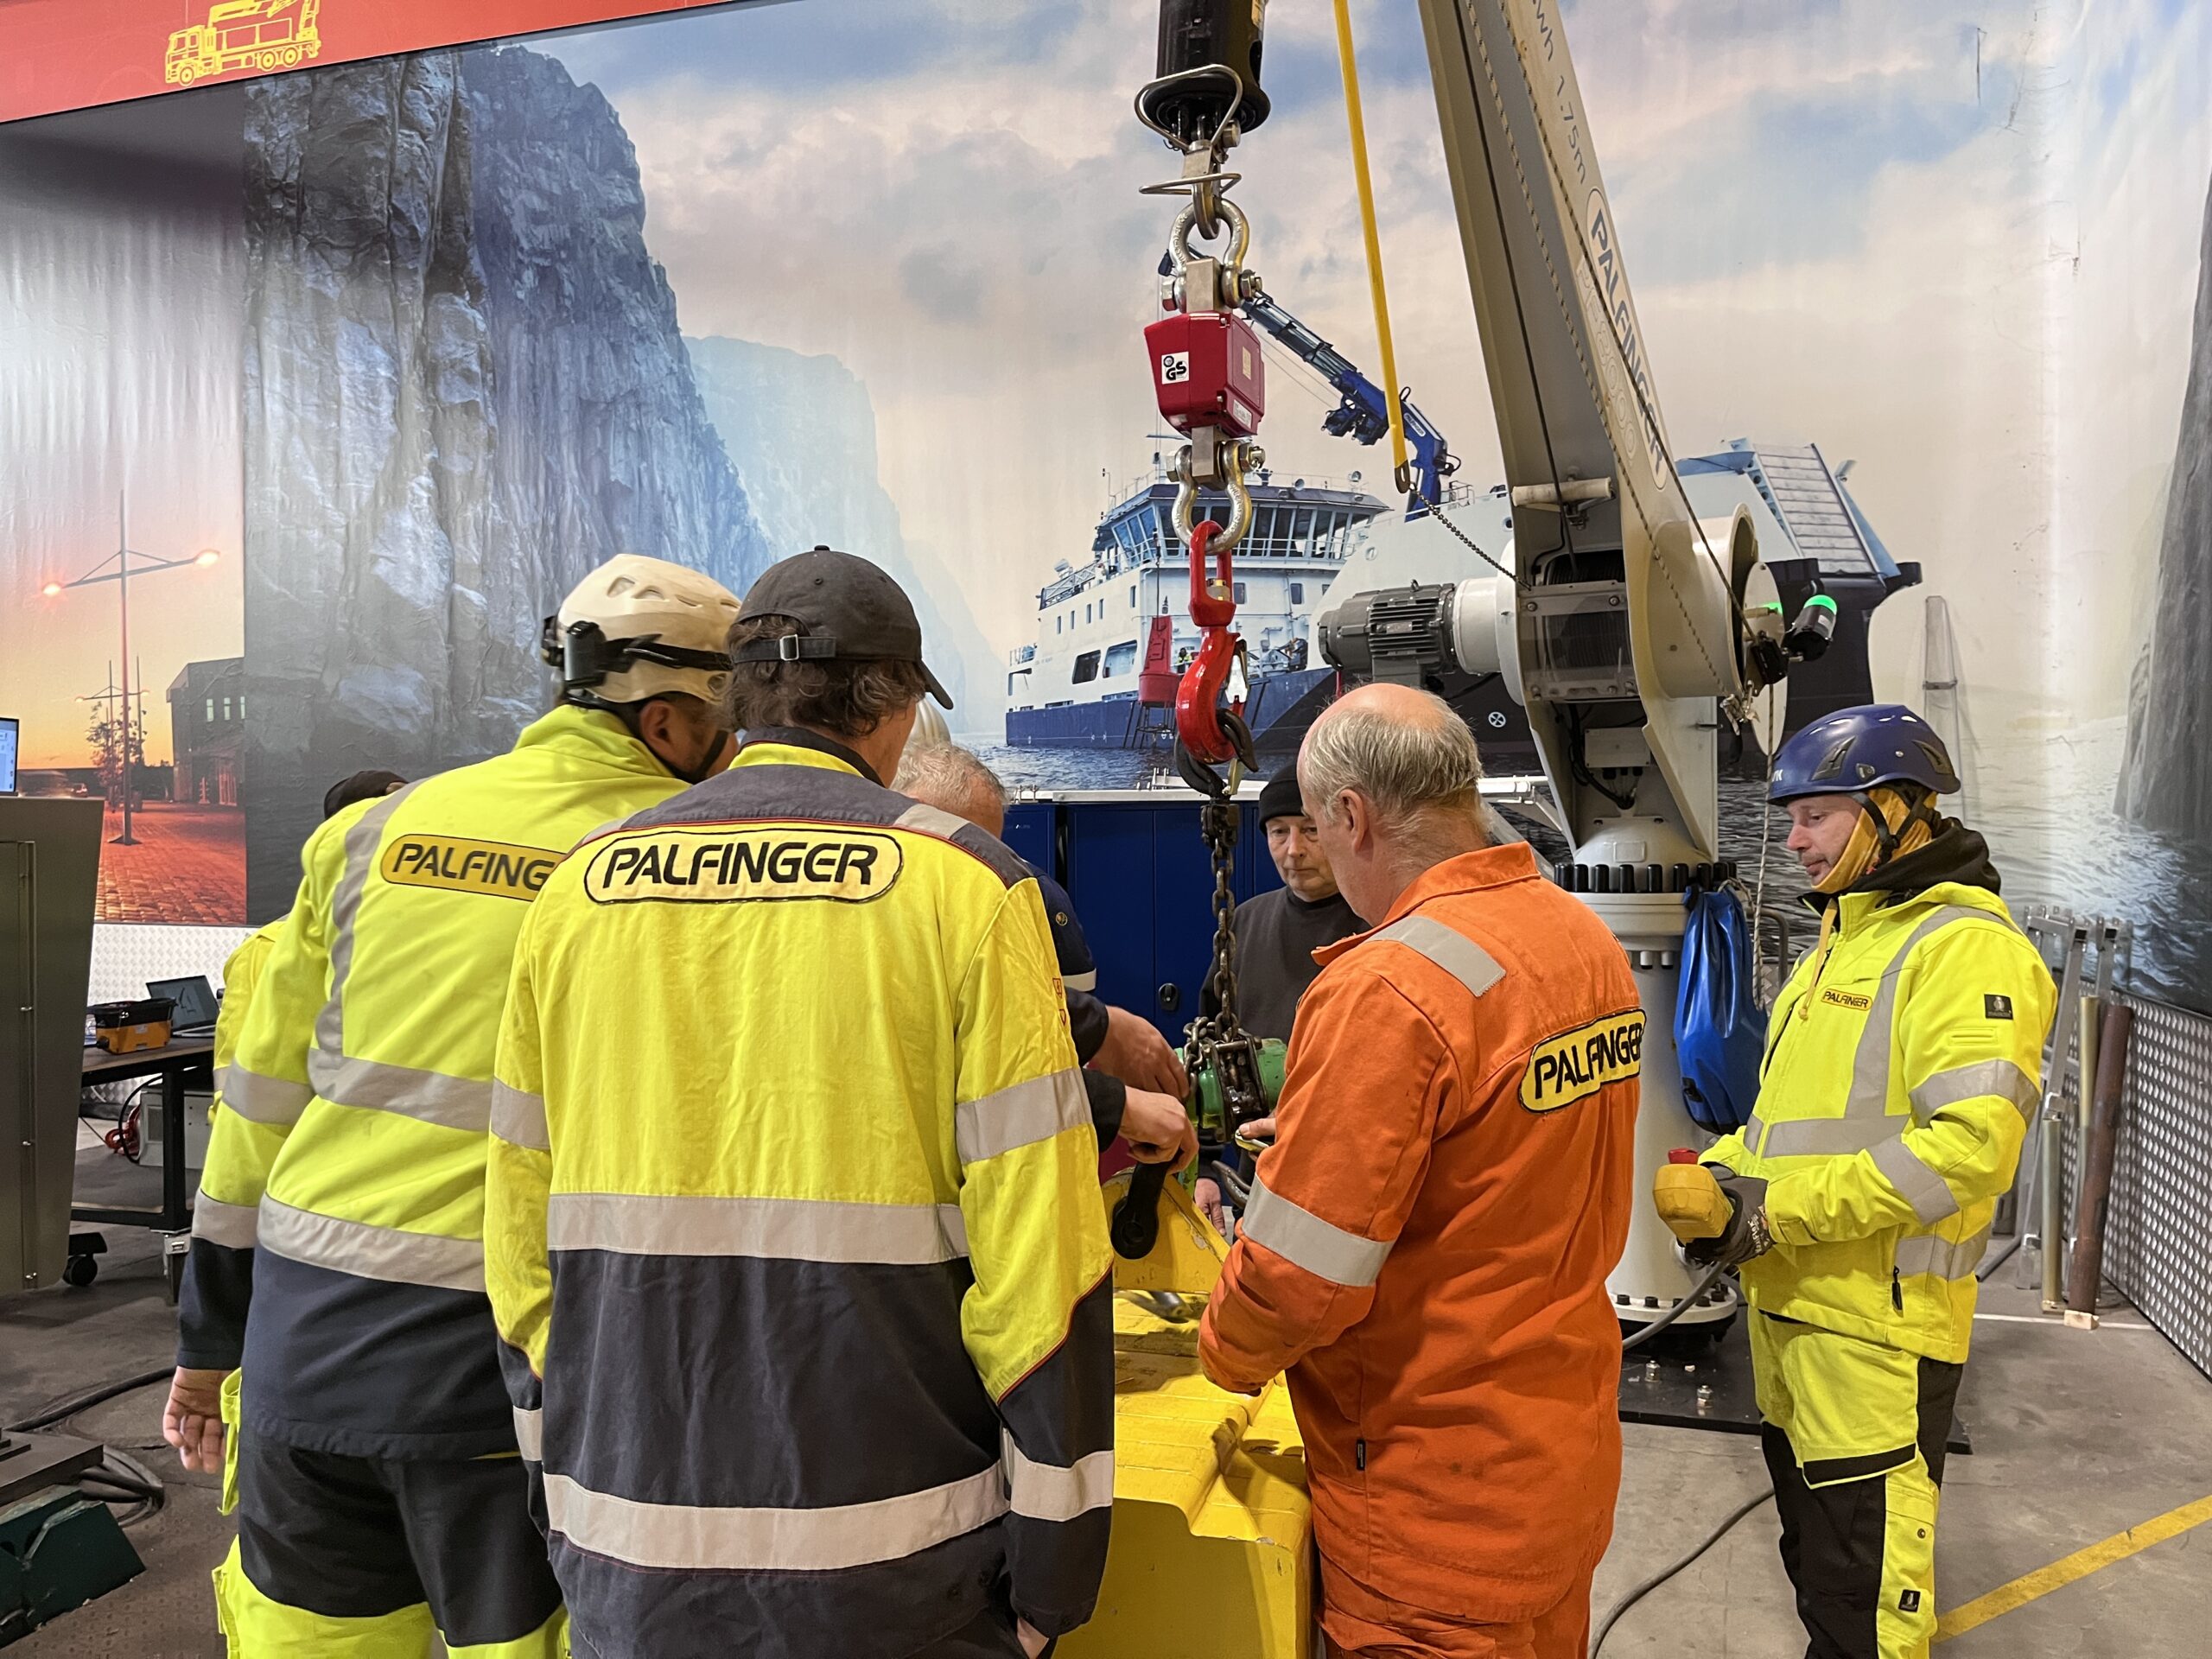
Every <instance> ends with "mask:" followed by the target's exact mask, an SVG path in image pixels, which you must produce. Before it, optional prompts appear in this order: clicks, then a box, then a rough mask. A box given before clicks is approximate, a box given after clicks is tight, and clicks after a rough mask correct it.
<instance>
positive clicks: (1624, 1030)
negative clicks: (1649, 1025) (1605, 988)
mask: <svg viewBox="0 0 2212 1659" xmlns="http://www.w3.org/2000/svg"><path fill="white" fill-rule="evenodd" d="M1641 1071H1643V1009H1641V1008H1630V1009H1629V1010H1628V1011H1627V1012H1626V1013H1624V1014H1607V1015H1606V1016H1605V1018H1604V1019H1602V1020H1592V1021H1591V1022H1590V1023H1589V1024H1588V1025H1586V1026H1577V1027H1575V1028H1574V1029H1573V1031H1567V1032H1561V1033H1560V1034H1559V1035H1558V1036H1556V1037H1548V1038H1546V1039H1544V1040H1543V1041H1542V1042H1541V1043H1538V1044H1537V1045H1536V1046H1535V1048H1533V1049H1531V1050H1529V1069H1528V1070H1527V1071H1524V1072H1522V1074H1521V1104H1522V1106H1523V1107H1525V1108H1527V1109H1529V1111H1532V1112H1555V1111H1557V1110H1559V1109H1560V1108H1561V1107H1562V1106H1572V1105H1573V1104H1574V1103H1575V1102H1577V1101H1578V1100H1587V1099H1588V1098H1589V1097H1590V1096H1592V1095H1594V1094H1596V1093H1597V1092H1598V1091H1599V1090H1600V1089H1603V1088H1604V1087H1605V1085H1606V1084H1609V1083H1625V1082H1627V1081H1628V1080H1629V1079H1630V1077H1636V1076H1637V1075H1638V1074H1639V1073H1640V1072H1641Z"/></svg>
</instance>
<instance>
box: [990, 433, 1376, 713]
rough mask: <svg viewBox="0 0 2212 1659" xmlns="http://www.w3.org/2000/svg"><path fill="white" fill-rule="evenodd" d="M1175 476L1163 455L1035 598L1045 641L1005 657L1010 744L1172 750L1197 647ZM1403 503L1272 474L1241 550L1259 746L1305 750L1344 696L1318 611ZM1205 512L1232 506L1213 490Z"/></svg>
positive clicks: (1263, 483) (1244, 625) (1258, 487)
mask: <svg viewBox="0 0 2212 1659" xmlns="http://www.w3.org/2000/svg"><path fill="white" fill-rule="evenodd" d="M1174 505H1175V484H1174V482H1173V480H1171V479H1170V478H1169V477H1168V476H1167V474H1166V469H1165V467H1163V466H1161V465H1160V457H1159V456H1157V455H1155V456H1154V467H1153V474H1152V477H1151V479H1150V480H1148V481H1147V482H1146V483H1144V484H1142V485H1141V486H1138V487H1137V488H1136V489H1135V491H1134V492H1133V493H1130V494H1128V495H1127V496H1125V497H1124V498H1123V499H1121V500H1119V501H1117V502H1116V504H1115V505H1113V506H1112V507H1110V508H1109V509H1108V510H1107V512H1106V514H1105V516H1104V517H1103V518H1101V519H1100V520H1099V521H1098V533H1097V536H1096V538H1095V539H1094V541H1093V542H1092V544H1091V556H1090V559H1089V561H1088V562H1086V563H1083V564H1080V565H1077V564H1074V563H1070V562H1069V561H1067V560H1062V561H1061V562H1060V563H1058V565H1057V566H1055V567H1054V569H1053V573H1052V580H1051V581H1050V582H1046V584H1045V586H1044V587H1043V588H1041V589H1040V590H1039V592H1038V594H1037V639H1036V641H1035V643H1034V644H1032V645H1022V646H1020V647H1019V648H1018V649H1016V650H1015V651H1014V652H1013V653H1012V654H1011V656H1010V657H1009V658H1008V660H1007V680H1006V684H1007V715H1006V741H1007V744H1008V745H1009V746H1010V747H1015V748H1056V749H1145V748H1154V747H1157V748H1160V749H1162V750H1165V749H1166V748H1167V747H1170V745H1171V744H1172V742H1173V724H1174V701H1175V677H1176V676H1177V675H1178V674H1179V673H1180V672H1181V671H1182V668H1183V665H1184V664H1185V663H1187V662H1188V661H1189V660H1190V658H1191V656H1192V653H1193V652H1196V651H1197V650H1198V630H1197V629H1196V628H1194V627H1193V626H1192V624H1191V620H1190V615H1189V606H1190V591H1191V576H1190V559H1189V556H1188V554H1187V552H1186V551H1185V549H1184V548H1183V547H1182V545H1181V544H1180V543H1179V541H1178V539H1177V537H1176V535H1175V529H1174V522H1173V509H1174ZM1390 511H1391V508H1390V507H1389V505H1387V504H1386V503H1384V502H1383V501H1381V500H1378V499H1376V497H1374V496H1372V495H1370V494H1368V493H1366V492H1365V491H1364V490H1363V489H1361V488H1360V487H1359V474H1357V473H1354V474H1352V475H1351V479H1350V480H1346V481H1344V482H1338V481H1336V480H1328V479H1306V478H1298V479H1294V480H1291V481H1290V482H1288V483H1282V482H1279V481H1277V480H1276V479H1275V478H1274V477H1273V476H1271V475H1269V474H1265V473H1262V474H1261V475H1260V479H1259V480H1258V481H1257V482H1256V483H1255V485H1254V486H1253V488H1252V528H1251V530H1250V531H1249V533H1248V534H1247V535H1246V536H1245V537H1244V540H1243V543H1241V544H1240V545H1239V546H1238V547H1237V548H1236V552H1235V554H1234V555H1233V556H1232V563H1233V566H1234V569H1233V572H1232V575H1233V579H1234V581H1235V582H1236V627H1237V631H1238V632H1240V633H1242V634H1243V637H1244V641H1245V645H1246V649H1247V652H1248V656H1249V665H1250V666H1249V684H1248V687H1247V690H1246V696H1245V705H1244V717H1245V721H1246V723H1247V724H1249V726H1250V727H1251V728H1252V736H1253V740H1254V742H1255V745H1256V746H1257V747H1259V748H1260V749H1262V750H1263V751H1268V752H1271V753H1286V752H1287V751H1290V750H1293V749H1295V748H1296V747H1298V742H1299V740H1300V738H1301V737H1303V736H1304V735H1305V733H1306V728H1307V727H1308V726H1309V725H1311V724H1312V723H1313V717H1314V716H1315V715H1318V714H1319V713H1320V711H1321V710H1322V709H1324V708H1325V707H1327V706H1328V703H1329V702H1330V701H1331V700H1332V698H1333V697H1334V696H1336V692H1337V674H1336V671H1335V670H1334V669H1332V668H1330V667H1328V666H1327V665H1326V664H1324V663H1323V662H1322V661H1321V659H1320V653H1319V651H1318V650H1316V649H1315V646H1314V639H1313V624H1314V620H1315V618H1316V617H1318V616H1319V614H1320V613H1321V612H1322V611H1323V610H1324V609H1325V607H1326V601H1327V599H1328V594H1329V589H1330V587H1331V585H1332V583H1333V582H1335V581H1336V579H1337V576H1338V573H1339V572H1341V571H1342V570H1343V569H1344V567H1345V565H1346V563H1349V562H1353V561H1356V560H1357V559H1358V558H1360V556H1362V555H1363V552H1364V550H1365V549H1366V547H1367V543H1368V534H1369V526H1370V525H1371V524H1374V523H1375V521H1376V519H1378V518H1382V517H1383V515H1384V514H1386V513H1388V512H1390ZM1198 516H1199V517H1200V518H1202V519H1203V518H1212V519H1214V520H1215V521H1216V522H1217V523H1219V522H1222V521H1224V520H1225V518H1227V516H1228V502H1227V499H1226V498H1225V497H1215V496H1211V495H1205V494H1201V496H1200V497H1199V501H1198Z"/></svg>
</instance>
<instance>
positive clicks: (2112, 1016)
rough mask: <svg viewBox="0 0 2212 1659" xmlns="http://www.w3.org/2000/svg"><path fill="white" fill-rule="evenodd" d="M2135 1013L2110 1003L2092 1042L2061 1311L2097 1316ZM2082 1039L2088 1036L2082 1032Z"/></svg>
mask: <svg viewBox="0 0 2212 1659" xmlns="http://www.w3.org/2000/svg"><path fill="white" fill-rule="evenodd" d="M2134 1024H2135V1010H2134V1009H2133V1008H2131V1007H2126V1005H2125V1004H2123V1003H2118V1002H2115V1003H2113V1004H2112V1005H2111V1006H2110V1007H2107V1008H2106V1010H2105V1017H2104V1027H2103V1030H2102V1031H2101V1033H2099V1038H2098V1042H2097V1092H2096V1101H2095V1104H2094V1110H2093V1111H2092V1113H2091V1115H2090V1118H2089V1138H2088V1141H2087V1142H2086V1143H2085V1145H2084V1147H2083V1148H2082V1193H2081V1198H2080V1201H2079V1205H2078V1207H2077V1209H2076V1211H2075V1217H2074V1259H2073V1261H2072V1262H2071V1263H2070V1264H2069V1268H2068V1271H2067V1274H2066V1306H2068V1307H2069V1308H2070V1309H2072V1310H2073V1311H2074V1312H2075V1313H2095V1312H2096V1311H2097V1285H2098V1283H2099V1281H2101V1280H2102V1279H2103V1277H2104V1270H2105V1209H2106V1205H2107V1200H2108V1199H2109V1198H2111V1196H2112V1172H2113V1160H2114V1159H2115V1158H2116V1156H2117V1155H2118V1154H2119V1150H2120V1095H2121V1092H2122V1090H2123V1087H2124V1085H2125V1084H2126V1077H2127V1045H2128V1038H2129V1035H2130V1034H2131V1033H2132V1031H2133V1027H2134ZM2082 1034H2083V1035H2085V1036H2086V1035H2088V1033H2087V1032H2086V1031H2085V1032H2084V1033H2082Z"/></svg>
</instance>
